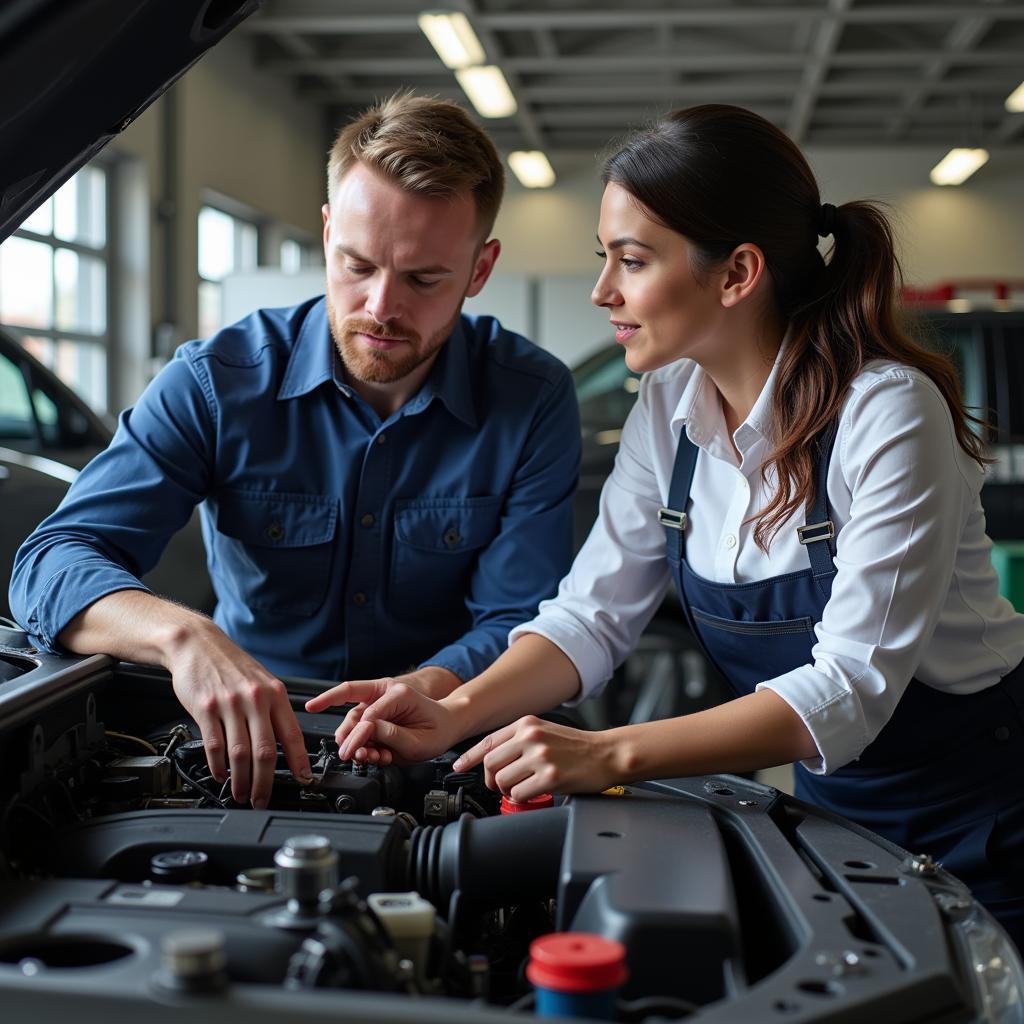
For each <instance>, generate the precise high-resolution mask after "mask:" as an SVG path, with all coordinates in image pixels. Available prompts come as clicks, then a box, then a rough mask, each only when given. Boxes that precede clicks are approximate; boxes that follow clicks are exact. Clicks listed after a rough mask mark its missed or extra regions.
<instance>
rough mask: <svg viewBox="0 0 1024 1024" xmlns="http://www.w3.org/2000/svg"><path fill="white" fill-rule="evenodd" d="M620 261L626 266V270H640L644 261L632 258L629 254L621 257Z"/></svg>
mask: <svg viewBox="0 0 1024 1024" xmlns="http://www.w3.org/2000/svg"><path fill="white" fill-rule="evenodd" d="M619 262H620V263H621V264H622V265H623V266H624V267H625V268H626V270H639V269H640V268H641V267H642V266H643V263H642V262H641V261H640V260H634V259H631V258H630V257H629V256H623V257H621V258H620V259H619Z"/></svg>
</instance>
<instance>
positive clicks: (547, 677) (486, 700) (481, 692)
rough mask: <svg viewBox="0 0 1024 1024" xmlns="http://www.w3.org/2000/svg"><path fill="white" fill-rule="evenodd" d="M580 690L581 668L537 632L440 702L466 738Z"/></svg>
mask: <svg viewBox="0 0 1024 1024" xmlns="http://www.w3.org/2000/svg"><path fill="white" fill-rule="evenodd" d="M579 690H580V676H579V672H577V671H576V666H575V665H574V664H573V663H572V661H570V660H569V658H568V657H567V656H566V655H565V654H564V653H563V652H562V651H561V649H560V648H558V647H557V646H556V645H555V644H553V643H552V642H551V641H550V640H547V639H545V638H544V637H542V636H539V635H538V634H536V633H526V634H525V635H523V636H521V637H520V638H519V639H518V640H516V642H515V643H514V644H512V646H511V647H510V648H509V649H508V650H507V651H505V653H504V654H502V655H501V657H500V658H498V659H497V661H495V662H494V664H493V665H491V666H490V668H488V669H485V670H484V671H483V672H481V673H480V675H478V676H476V677H475V678H473V679H471V680H470V681H469V682H468V683H465V684H464V685H463V686H460V687H459V688H458V689H457V690H455V691H454V692H453V693H451V694H450V695H449V696H447V697H445V698H443V700H442V701H441V703H442V704H444V705H445V706H446V707H448V708H449V709H450V710H451V711H452V713H453V714H454V715H455V717H456V720H457V721H458V723H459V727H460V731H461V735H462V737H466V736H474V735H476V734H477V733H481V732H486V731H487V730H489V729H495V728H497V727H498V726H501V725H505V724H507V723H508V722H511V721H513V720H514V719H516V718H520V717H521V716H522V715H536V714H540V713H542V712H544V711H550V710H551V709H552V708H554V707H557V706H558V705H559V704H561V703H563V702H564V701H567V700H569V699H570V698H572V697H575V696H576V694H578V693H579Z"/></svg>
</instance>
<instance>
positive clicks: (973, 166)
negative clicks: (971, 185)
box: [929, 149, 988, 185]
mask: <svg viewBox="0 0 1024 1024" xmlns="http://www.w3.org/2000/svg"><path fill="white" fill-rule="evenodd" d="M987 162H988V150H987V149H951V150H950V151H949V152H948V153H947V154H946V155H945V156H944V157H943V158H942V159H941V160H940V161H939V162H938V163H937V164H936V165H935V166H934V167H933V168H932V172H931V174H930V175H929V177H930V178H931V179H932V184H933V185H961V184H963V182H965V181H966V180H967V179H968V178H969V177H970V176H971V175H972V174H973V173H974V172H975V171H976V170H977V169H978V168H979V167H981V166H983V165H984V164H986V163H987Z"/></svg>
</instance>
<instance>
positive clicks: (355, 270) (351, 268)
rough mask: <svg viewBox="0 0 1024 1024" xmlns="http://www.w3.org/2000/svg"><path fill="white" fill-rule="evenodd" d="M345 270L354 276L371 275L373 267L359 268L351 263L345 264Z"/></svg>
mask: <svg viewBox="0 0 1024 1024" xmlns="http://www.w3.org/2000/svg"><path fill="white" fill-rule="evenodd" d="M345 269H346V270H348V271H351V273H353V274H369V273H370V271H371V270H373V267H357V266H354V265H353V264H351V263H346V264H345Z"/></svg>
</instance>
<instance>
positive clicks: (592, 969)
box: [526, 932, 628, 1020]
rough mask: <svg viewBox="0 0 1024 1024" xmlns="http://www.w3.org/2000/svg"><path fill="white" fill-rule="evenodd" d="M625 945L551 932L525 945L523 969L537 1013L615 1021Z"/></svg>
mask: <svg viewBox="0 0 1024 1024" xmlns="http://www.w3.org/2000/svg"><path fill="white" fill-rule="evenodd" d="M627 975H628V972H627V970H626V948H625V946H623V945H622V943H621V942H616V941H615V940H613V939H606V938H604V937H603V936H601V935H591V934H589V933H587V932H552V933H551V934H550V935H542V936H541V937H540V938H539V939H534V940H533V942H531V943H530V963H529V965H528V966H527V968H526V977H527V978H529V980H530V983H531V984H532V985H533V987H534V989H535V990H536V993H537V1016H538V1017H586V1018H590V1019H591V1020H615V1019H616V1008H615V999H616V996H617V994H618V990H619V988H620V986H621V985H622V984H623V983H624V982H625V980H626V977H627Z"/></svg>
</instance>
